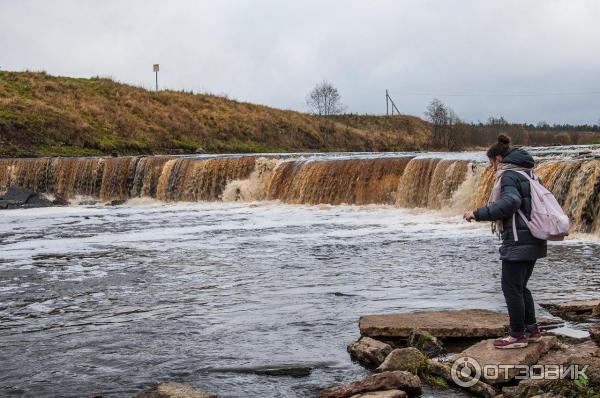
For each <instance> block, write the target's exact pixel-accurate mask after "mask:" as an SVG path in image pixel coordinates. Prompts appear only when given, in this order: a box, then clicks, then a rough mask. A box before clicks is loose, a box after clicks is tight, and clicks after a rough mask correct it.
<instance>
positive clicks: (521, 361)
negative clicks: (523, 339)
mask: <svg viewBox="0 0 600 398" xmlns="http://www.w3.org/2000/svg"><path fill="white" fill-rule="evenodd" d="M556 341H557V339H556V337H554V336H546V337H542V339H541V340H540V341H539V342H538V343H530V344H529V345H528V346H527V347H525V348H515V349H508V350H499V349H497V348H495V347H494V339H488V340H483V341H480V342H479V343H477V344H474V345H472V346H471V347H469V348H467V349H466V350H464V351H463V352H461V353H460V354H456V355H455V356H454V357H453V360H454V361H456V360H459V359H460V358H464V357H470V358H473V359H474V360H476V361H477V363H478V364H479V366H480V367H481V368H482V369H483V368H484V367H485V366H486V365H496V366H497V365H504V366H511V367H510V368H499V369H498V371H497V372H495V373H494V374H487V375H486V374H485V372H482V373H483V375H482V377H484V378H485V381H486V382H488V383H490V384H498V383H504V382H507V381H510V380H512V379H513V378H514V377H515V376H516V375H517V374H519V373H520V372H522V370H521V369H519V368H515V366H518V365H535V364H536V363H537V362H538V361H539V359H540V358H541V357H542V355H544V354H545V353H547V352H548V351H550V349H551V348H552V347H554V346H555V345H556Z"/></svg>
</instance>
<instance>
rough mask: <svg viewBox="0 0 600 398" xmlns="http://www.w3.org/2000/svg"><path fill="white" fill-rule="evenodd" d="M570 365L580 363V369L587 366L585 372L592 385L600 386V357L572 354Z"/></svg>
mask: <svg viewBox="0 0 600 398" xmlns="http://www.w3.org/2000/svg"><path fill="white" fill-rule="evenodd" d="M569 365H578V366H579V369H580V370H581V369H583V367H584V366H587V369H586V370H585V374H586V376H587V377H588V379H589V384H590V386H592V387H594V388H596V389H598V388H600V357H590V356H572V357H571V358H569Z"/></svg>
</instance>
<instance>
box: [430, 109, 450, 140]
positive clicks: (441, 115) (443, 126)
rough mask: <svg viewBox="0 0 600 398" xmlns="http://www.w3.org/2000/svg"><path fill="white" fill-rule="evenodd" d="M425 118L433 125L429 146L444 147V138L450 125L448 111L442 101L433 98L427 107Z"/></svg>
mask: <svg viewBox="0 0 600 398" xmlns="http://www.w3.org/2000/svg"><path fill="white" fill-rule="evenodd" d="M425 116H426V117H427V119H429V121H430V122H431V124H433V130H432V137H431V145H432V146H433V147H442V146H444V136H445V135H446V130H447V129H448V125H449V124H450V112H449V109H448V108H446V105H444V103H443V102H442V101H440V100H439V99H437V98H434V99H433V100H432V101H431V103H430V104H429V106H427V110H426V111H425Z"/></svg>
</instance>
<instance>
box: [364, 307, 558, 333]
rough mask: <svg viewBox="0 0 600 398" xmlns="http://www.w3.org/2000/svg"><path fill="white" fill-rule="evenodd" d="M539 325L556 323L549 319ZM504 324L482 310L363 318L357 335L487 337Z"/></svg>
mask: <svg viewBox="0 0 600 398" xmlns="http://www.w3.org/2000/svg"><path fill="white" fill-rule="evenodd" d="M538 322H539V323H540V325H550V324H557V322H556V321H553V320H551V319H548V318H540V319H539V320H538ZM506 324H508V316H507V315H506V314H503V313H500V312H496V311H490V310H481V309H467V310H449V311H423V312H407V313H401V314H387V315H364V316H361V317H360V320H359V328H360V334H361V335H362V336H369V337H406V338H408V337H409V336H410V335H411V334H412V333H413V330H414V329H419V330H421V331H425V332H427V333H429V334H431V335H433V336H435V337H437V338H448V337H452V338H455V337H459V338H466V337H469V338H471V337H472V338H490V337H497V336H499V335H502V334H504V326H505V325H506Z"/></svg>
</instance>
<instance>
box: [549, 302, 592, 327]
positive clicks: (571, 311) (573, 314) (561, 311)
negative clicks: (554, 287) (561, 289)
mask: <svg viewBox="0 0 600 398" xmlns="http://www.w3.org/2000/svg"><path fill="white" fill-rule="evenodd" d="M540 305H541V306H542V307H544V308H545V309H547V310H548V311H549V312H550V313H551V314H552V315H555V316H558V317H561V318H563V319H566V320H568V321H575V322H583V321H586V320H587V319H589V318H591V317H592V316H600V307H599V306H600V299H598V300H571V301H563V302H561V303H541V304H540Z"/></svg>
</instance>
